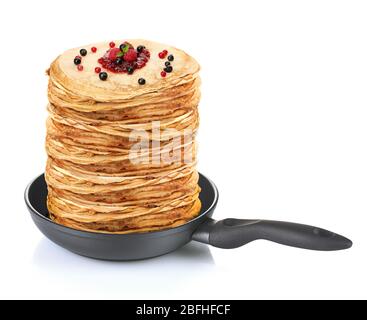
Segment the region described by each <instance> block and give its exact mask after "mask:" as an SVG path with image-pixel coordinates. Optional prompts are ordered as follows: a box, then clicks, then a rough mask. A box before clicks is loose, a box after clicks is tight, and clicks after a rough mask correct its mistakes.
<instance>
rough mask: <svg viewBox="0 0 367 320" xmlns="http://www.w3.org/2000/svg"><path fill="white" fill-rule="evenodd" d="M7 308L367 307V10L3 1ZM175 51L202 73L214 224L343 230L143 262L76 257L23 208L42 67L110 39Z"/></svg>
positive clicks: (203, 153) (354, 4) (0, 287)
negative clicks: (45, 301)
mask: <svg viewBox="0 0 367 320" xmlns="http://www.w3.org/2000/svg"><path fill="white" fill-rule="evenodd" d="M0 12H1V19H0V29H1V50H0V84H1V85H0V90H1V111H0V116H1V122H0V130H1V135H0V136H1V157H0V161H1V162H0V164H1V165H0V168H1V175H2V176H1V184H0V195H1V213H0V218H1V219H0V224H1V227H0V298H120V299H133V298H135V299H139V298H141V299H144V298H149V299H152V298H173V299H183V298H193V299H196V298H202V299H204V298H207V299H210V298H219V299H224V298H228V299H230V298H234V299H256V298H265V299H269V298H274V299H283V298H284V299H285V298H291V299H292V298H294V299H299V298H306V299H311V298H314V299H322V298H331V299H333V298H367V273H366V270H367V231H366V230H367V201H366V199H367V198H366V195H367V152H366V138H367V121H366V120H367V94H366V92H367V91H366V87H367V37H366V33H367V19H366V17H367V4H366V2H365V1H335V0H333V1H321V0H317V1H310V0H308V1H242V0H241V1H229V0H227V1H198V0H195V1H189V0H185V1H174V0H170V1H164V0H157V1H143V0H139V1H123V0H119V1H113V0H108V1H91V0H88V1H82V0H78V1H16V0H13V1H6V2H5V1H1V4H0ZM137 37H139V38H147V39H152V40H156V41H160V42H163V43H169V44H172V45H174V46H177V47H179V48H182V49H184V50H185V51H187V52H189V53H190V54H191V55H193V56H194V57H195V58H196V59H197V60H198V61H199V62H200V63H201V65H202V72H201V75H202V79H203V85H202V92H203V98H202V102H201V106H200V111H201V130H200V136H199V143H200V154H199V157H200V163H199V169H200V171H202V172H203V173H205V174H206V175H208V176H209V177H211V178H212V179H213V180H214V181H215V182H216V184H217V185H218V188H219V190H220V202H219V205H218V207H217V211H216V213H215V216H216V218H218V219H222V218H225V217H238V218H265V219H278V220H289V221H295V222H303V223H308V224H313V225H317V226H320V227H324V228H327V229H330V230H332V231H335V232H338V233H342V234H343V235H345V236H347V237H350V238H351V239H352V240H353V241H354V247H353V248H352V249H350V250H347V251H342V252H326V253H325V252H312V251H306V250H300V249H293V248H289V247H282V246H279V245H276V244H272V243H269V242H262V241H257V242H254V243H251V244H249V245H247V246H245V247H242V248H239V249H235V250H227V251H226V250H221V249H215V248H209V247H207V246H205V245H201V244H194V243H192V244H190V245H188V246H186V247H184V248H183V249H181V250H179V251H177V252H175V253H172V254H169V255H166V256H163V257H160V258H157V259H152V260H147V261H140V262H129V263H111V262H101V261H94V260H91V259H87V258H83V257H79V256H76V255H74V254H71V253H69V252H67V251H65V250H64V249H61V248H59V247H57V246H56V245H54V244H53V243H51V242H49V241H48V240H47V239H45V238H44V237H43V236H42V235H41V233H40V232H39V231H38V230H37V229H36V227H35V226H34V225H33V223H32V221H31V219H30V216H29V214H28V212H27V210H26V207H25V204H24V201H23V191H24V188H25V187H26V185H27V183H28V182H29V181H30V180H31V179H32V178H33V177H35V176H36V175H38V174H40V173H41V172H42V171H43V170H44V166H45V160H46V156H45V151H44V137H45V118H46V111H45V108H46V103H47V99H46V86H47V78H46V76H45V75H44V71H45V70H46V68H47V67H48V65H49V63H50V62H51V61H52V60H53V59H54V58H55V57H56V56H57V55H58V54H60V53H61V52H63V51H64V50H66V49H68V48H72V47H76V46H79V45H83V44H88V43H92V42H97V41H103V40H114V39H124V38H137Z"/></svg>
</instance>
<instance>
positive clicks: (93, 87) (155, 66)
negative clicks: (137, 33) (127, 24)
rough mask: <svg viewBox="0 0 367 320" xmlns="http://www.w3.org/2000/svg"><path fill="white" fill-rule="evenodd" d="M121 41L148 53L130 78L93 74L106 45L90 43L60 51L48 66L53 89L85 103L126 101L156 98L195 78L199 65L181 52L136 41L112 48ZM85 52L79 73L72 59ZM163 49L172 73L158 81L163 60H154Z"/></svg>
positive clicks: (152, 43)
mask: <svg viewBox="0 0 367 320" xmlns="http://www.w3.org/2000/svg"><path fill="white" fill-rule="evenodd" d="M124 41H128V42H130V43H131V44H132V45H133V46H134V47H135V48H137V46H139V45H143V46H145V47H146V48H147V49H148V50H149V51H150V54H151V56H150V60H149V61H148V62H147V64H146V66H145V67H143V68H142V69H139V70H135V72H134V74H133V75H128V74H126V73H113V72H110V71H108V70H104V69H103V68H102V70H103V71H106V72H107V73H108V79H107V80H106V81H101V80H100V79H99V77H98V74H96V73H95V71H94V69H95V67H97V66H99V67H101V65H100V64H99V63H98V59H99V58H101V57H102V56H103V55H104V54H105V52H106V51H107V50H108V49H109V43H108V42H102V43H96V44H90V45H86V46H82V47H79V48H74V49H71V50H68V51H66V52H64V53H63V54H62V55H60V56H59V57H58V58H57V59H56V60H55V61H54V62H53V63H52V64H51V67H50V70H49V74H50V81H51V82H52V83H53V85H55V86H56V87H57V88H59V89H60V90H62V91H63V92H65V93H66V94H69V95H72V96H78V97H80V98H81V99H85V100H94V101H96V102H115V101H129V100H132V99H134V98H139V97H140V98H142V97H143V96H144V95H148V96H150V95H152V94H153V95H156V94H159V92H160V91H165V90H167V89H169V88H172V87H176V86H180V85H184V84H188V83H190V82H193V81H194V80H195V79H196V78H197V77H198V72H199V70H200V66H199V64H198V63H197V62H196V60H195V59H193V58H192V57H191V56H189V55H188V54H187V53H185V52H184V51H182V50H179V49H177V48H174V47H171V46H168V45H164V44H160V43H156V42H152V41H147V40H140V39H133V40H120V41H115V43H116V46H119V44H120V43H123V42H124ZM93 46H94V47H96V48H97V52H96V53H92V52H91V47H93ZM82 48H84V49H86V50H87V51H88V54H87V55H86V56H85V57H82V65H83V67H84V70H83V71H78V69H77V67H76V66H75V64H74V58H75V56H77V55H79V50H80V49H82ZM163 50H167V51H168V54H173V55H174V57H175V59H174V61H173V62H172V66H173V72H172V73H170V74H167V77H166V78H162V76H161V71H162V70H163V68H164V62H165V61H166V59H160V58H159V57H158V54H159V52H161V51H163ZM139 78H144V79H145V80H146V84H145V85H139V84H138V79H139Z"/></svg>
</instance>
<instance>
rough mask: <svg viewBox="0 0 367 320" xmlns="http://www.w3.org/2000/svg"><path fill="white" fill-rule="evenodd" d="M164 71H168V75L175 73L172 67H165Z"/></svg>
mask: <svg viewBox="0 0 367 320" xmlns="http://www.w3.org/2000/svg"><path fill="white" fill-rule="evenodd" d="M163 70H164V71H166V72H167V73H171V72H172V71H173V68H172V66H168V67H165V68H164V69H163Z"/></svg>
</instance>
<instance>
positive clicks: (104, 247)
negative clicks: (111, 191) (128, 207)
mask: <svg viewBox="0 0 367 320" xmlns="http://www.w3.org/2000/svg"><path fill="white" fill-rule="evenodd" d="M199 185H200V187H201V189H202V191H201V193H200V200H201V202H202V209H201V212H200V215H199V216H198V217H197V218H195V219H193V220H191V221H190V222H188V223H186V224H184V225H182V226H179V227H176V228H172V229H168V230H163V231H155V232H146V233H135V234H107V233H94V232H86V231H79V230H75V229H71V228H68V227H64V226H62V225H59V224H57V223H55V222H53V221H52V220H50V219H49V217H48V210H47V206H46V197H47V186H46V182H45V179H44V175H40V176H39V177H37V178H36V179H35V180H34V181H32V182H31V183H30V184H29V186H28V187H27V189H26V190H25V202H26V204H27V207H28V209H29V211H30V213H31V215H32V219H33V221H34V222H35V224H36V225H37V227H38V228H39V229H40V230H41V232H42V233H43V234H44V235H45V236H46V237H47V238H49V239H50V240H52V241H53V242H55V243H57V244H58V245H60V246H62V247H64V248H65V249H68V250H70V251H72V252H74V253H77V254H80V255H83V256H87V257H91V258H97V259H104V260H137V259H146V258H152V257H156V256H160V255H163V254H165V253H168V252H171V251H173V250H176V249H178V248H179V247H181V246H183V245H185V244H187V243H188V242H190V241H191V240H195V241H199V242H203V243H206V244H210V245H212V246H215V247H219V248H225V249H230V248H237V247H240V246H242V245H244V244H247V243H249V242H251V241H254V240H258V239H265V240H270V241H274V242H277V243H279V244H283V245H288V246H292V247H298V248H304V249H311V250H322V251H331V250H342V249H347V248H350V247H351V246H352V242H351V241H350V240H348V239H347V238H344V237H342V236H340V235H338V234H336V233H333V232H330V231H327V230H324V229H320V228H316V227H311V226H307V225H302V224H295V223H290V222H280V221H267V220H239V219H225V220H221V221H216V220H213V219H212V218H211V216H212V215H213V212H214V209H215V207H216V205H217V202H218V190H217V188H216V186H215V185H214V183H213V182H211V181H210V180H209V179H208V178H206V177H205V176H203V175H202V174H200V180H199Z"/></svg>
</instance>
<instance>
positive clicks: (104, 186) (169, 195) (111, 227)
mask: <svg viewBox="0 0 367 320" xmlns="http://www.w3.org/2000/svg"><path fill="white" fill-rule="evenodd" d="M129 42H130V43H131V44H132V45H133V46H134V47H135V48H136V47H137V46H138V45H143V46H145V47H146V48H147V49H148V50H149V51H150V54H151V58H150V60H149V61H148V63H147V64H146V66H145V67H144V68H142V69H139V70H136V71H135V72H134V74H132V75H128V74H125V73H112V72H108V79H107V80H106V81H101V80H100V79H99V77H98V74H96V73H95V70H94V69H95V67H97V66H98V58H100V57H101V56H103V54H104V53H105V52H106V51H107V50H108V49H109V44H108V43H99V44H93V45H89V46H85V47H83V48H85V49H87V51H88V54H87V55H86V56H85V57H82V64H83V71H78V69H77V68H76V66H75V64H74V63H73V59H74V57H75V56H76V55H78V53H79V50H80V49H81V48H76V49H72V50H69V51H67V52H65V53H64V54H62V55H61V56H59V57H58V58H57V59H56V60H55V61H54V62H53V63H52V64H51V67H50V69H49V71H48V74H49V77H50V78H49V86H48V98H49V106H48V112H49V117H48V120H47V137H46V149H47V154H48V161H47V167H46V181H47V185H48V203H47V205H48V209H49V212H50V216H51V218H52V219H53V220H54V221H56V222H57V223H60V224H62V225H65V226H68V227H71V228H75V229H79V230H86V231H94V232H114V233H132V232H146V231H154V230H160V229H166V228H172V227H175V226H178V225H181V224H183V223H185V222H187V221H189V220H191V219H192V218H194V217H195V216H197V215H198V213H199V211H200V207H201V204H200V200H199V192H200V188H199V186H198V173H197V171H196V169H195V165H196V144H195V134H196V131H197V128H198V110H197V107H198V103H199V100H200V90H199V86H200V78H199V76H198V72H199V69H200V68H199V65H198V64H197V62H196V61H195V60H194V59H193V58H192V57H190V56H189V55H187V54H186V53H184V52H183V51H181V50H179V49H176V48H172V47H168V46H165V45H162V44H159V43H154V42H150V41H145V40H129ZM116 43H117V42H116ZM91 47H96V48H97V50H98V51H97V52H96V53H92V52H91V50H90V48H91ZM162 50H167V51H168V52H169V54H172V55H173V56H174V61H173V62H172V65H173V72H172V73H170V74H168V75H167V77H165V78H163V77H162V76H161V71H162V68H164V62H165V60H162V59H161V58H159V56H158V55H159V52H161V51H162ZM140 78H144V79H145V80H146V84H145V85H140V84H139V83H138V79H140ZM158 122H159V124H160V126H159V128H158V129H157V128H156V127H155V126H157V124H158ZM140 133H142V135H140ZM134 134H135V135H136V134H137V136H134ZM132 137H138V138H141V137H145V140H148V144H146V143H144V144H140V145H139V149H138V152H132V150H135V149H134V148H135V147H136V146H137V143H139V142H141V140H139V139H132ZM177 139H179V141H181V143H180V144H179V145H177V143H176V144H174V143H173V142H174V141H176V142H177V141H178V140H177ZM145 140H144V141H145ZM163 158H164V159H165V160H164V161H162V159H163Z"/></svg>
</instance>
